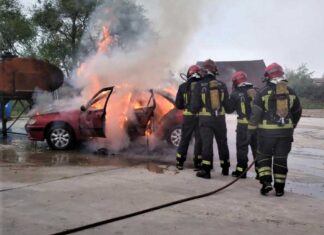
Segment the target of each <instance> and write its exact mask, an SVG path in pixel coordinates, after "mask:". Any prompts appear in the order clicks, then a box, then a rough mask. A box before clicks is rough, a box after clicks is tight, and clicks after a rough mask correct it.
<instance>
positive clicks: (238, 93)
mask: <svg viewBox="0 0 324 235" xmlns="http://www.w3.org/2000/svg"><path fill="white" fill-rule="evenodd" d="M232 82H233V92H232V93H231V95H230V99H229V105H228V112H230V113H232V112H234V111H236V113H237V127H236V157H237V165H236V169H235V171H233V172H232V176H234V177H239V176H241V174H242V173H243V172H244V171H245V170H246V168H247V166H248V161H249V159H248V151H249V145H250V146H251V150H252V155H253V158H255V156H256V150H257V137H256V133H254V134H253V135H252V136H251V139H250V141H248V140H247V127H248V120H249V118H250V115H251V110H252V107H251V106H252V103H253V100H254V97H255V95H256V89H255V88H254V87H253V85H252V84H251V83H248V82H247V75H246V73H245V72H243V71H238V72H236V73H234V74H233V75H232ZM255 169H256V170H257V167H256V166H255ZM241 178H246V173H244V174H243V175H242V176H241Z"/></svg>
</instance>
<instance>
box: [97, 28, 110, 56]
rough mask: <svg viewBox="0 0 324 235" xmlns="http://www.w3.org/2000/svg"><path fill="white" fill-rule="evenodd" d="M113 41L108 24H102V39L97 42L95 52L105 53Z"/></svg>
mask: <svg viewBox="0 0 324 235" xmlns="http://www.w3.org/2000/svg"><path fill="white" fill-rule="evenodd" d="M112 42H113V38H112V36H111V35H110V32H109V26H102V39H101V41H100V43H99V44H98V48H97V53H106V52H108V51H109V47H110V46H111V44H112Z"/></svg>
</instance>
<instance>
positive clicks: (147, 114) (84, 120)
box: [25, 87, 182, 150]
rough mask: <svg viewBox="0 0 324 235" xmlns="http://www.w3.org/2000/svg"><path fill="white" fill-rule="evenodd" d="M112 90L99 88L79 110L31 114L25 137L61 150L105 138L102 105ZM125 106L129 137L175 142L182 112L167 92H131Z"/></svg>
mask: <svg viewBox="0 0 324 235" xmlns="http://www.w3.org/2000/svg"><path fill="white" fill-rule="evenodd" d="M113 89H114V88H113V87H107V88H104V89H102V90H100V91H99V92H98V93H97V94H95V95H94V97H93V98H92V99H91V100H90V101H89V102H88V103H87V105H85V106H81V108H80V109H79V110H70V111H63V112H51V111H48V112H46V113H44V114H35V115H33V116H32V117H31V118H30V119H29V121H28V122H27V124H26V126H25V129H26V131H27V133H28V136H29V138H30V139H31V140H35V141H44V140H46V141H47V143H48V145H49V146H50V147H51V148H52V149H58V150H64V149H69V148H71V147H73V146H74V144H75V143H76V141H83V140H87V139H89V138H93V137H105V136H106V135H105V124H106V108H107V105H108V103H109V98H110V96H111V94H112V92H113ZM162 103H165V104H167V107H166V106H165V104H164V105H162ZM129 109H130V110H132V112H131V113H132V114H133V117H128V116H126V117H125V123H124V126H125V128H126V131H127V133H128V135H129V137H130V139H131V140H134V139H136V138H137V137H139V136H145V135H148V134H151V133H154V135H155V136H157V137H158V138H159V139H166V140H167V141H168V142H169V143H170V144H171V145H174V146H177V145H178V144H179V142H180V138H181V123H182V112H181V111H180V110H177V109H176V108H175V106H174V99H173V98H172V96H171V95H170V94H168V93H166V92H162V91H153V90H150V91H145V92H134V93H132V97H131V99H130V105H129ZM107 118H109V116H108V117H107ZM108 131H109V130H108Z"/></svg>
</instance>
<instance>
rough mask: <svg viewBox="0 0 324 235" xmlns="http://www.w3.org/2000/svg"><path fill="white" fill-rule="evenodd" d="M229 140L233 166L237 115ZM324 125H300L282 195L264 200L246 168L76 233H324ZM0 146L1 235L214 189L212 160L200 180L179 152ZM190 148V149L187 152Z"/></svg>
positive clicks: (20, 141) (51, 229)
mask: <svg viewBox="0 0 324 235" xmlns="http://www.w3.org/2000/svg"><path fill="white" fill-rule="evenodd" d="M227 119H228V129H229V130H228V138H229V145H230V151H231V162H232V168H234V166H235V162H236V161H235V125H236V124H235V116H233V115H229V116H228V117H227ZM323 139H324V119H323V118H303V119H302V120H301V123H300V125H299V127H298V128H297V129H296V132H295V141H294V145H293V149H292V152H291V154H290V156H289V174H288V182H287V187H286V191H287V192H286V194H285V195H284V197H281V198H278V197H275V196H274V195H273V193H270V195H269V196H267V197H265V196H261V195H260V194H259V188H260V184H259V183H258V182H257V181H256V180H255V179H254V173H253V170H250V172H249V174H248V179H243V180H239V181H238V182H237V183H236V184H234V185H232V186H231V187H229V188H227V189H225V190H224V191H222V192H220V193H218V194H215V195H212V196H209V197H206V198H201V199H198V200H194V201H190V202H186V203H183V204H179V205H176V206H173V207H169V208H164V209H162V210H159V211H154V212H151V213H147V214H144V215H140V216H137V217H133V218H130V219H127V220H123V221H119V222H115V223H112V224H107V225H103V226H100V227H97V228H95V229H89V230H85V231H82V232H79V233H76V234H116V235H117V234H118V235H121V234H141V235H142V234H148V235H149V234H228V235H237V234H269V233H271V234H294V235H299V234H303V235H304V234H308V235H310V234H323V231H324V220H323V218H324V171H323V170H324V144H323V143H324V142H323ZM6 143H7V145H6V146H3V145H2V146H1V148H0V226H1V229H0V234H32V235H37V234H52V233H55V232H60V231H63V230H65V229H70V228H74V227H78V226H82V225H86V224H89V223H94V222H98V221H101V220H105V219H109V218H112V217H116V216H120V215H123V214H127V213H130V212H135V211H137V210H142V209H146V208H149V207H152V206H157V205H160V204H163V203H167V202H170V201H173V200H178V199H182V198H186V197H190V196H193V195H198V194H201V193H206V192H209V191H212V190H215V189H217V188H218V187H221V186H223V185H225V184H226V183H228V182H230V181H231V180H233V178H232V177H230V176H228V177H225V176H221V175H220V169H219V167H218V161H217V154H215V155H216V156H215V171H213V172H212V179H211V180H204V179H200V178H197V177H195V176H194V172H193V170H192V164H191V161H188V163H187V165H186V166H187V168H186V169H185V170H184V171H181V172H179V171H177V170H176V169H175V167H174V153H175V150H174V149H170V148H168V147H167V146H166V145H163V146H162V147H160V148H158V149H156V150H154V151H150V152H148V151H147V150H146V148H145V147H144V146H142V147H138V146H136V147H135V146H132V147H131V148H130V149H128V150H127V151H123V152H121V153H119V154H115V155H108V156H98V155H94V154H93V153H92V151H90V150H88V149H87V148H84V147H81V148H80V150H76V151H70V152H55V151H51V150H48V149H47V147H46V145H45V144H37V145H35V144H34V143H32V142H30V141H26V140H25V139H24V137H16V136H14V137H10V138H9V139H8V140H7V142H6ZM191 150H192V149H191Z"/></svg>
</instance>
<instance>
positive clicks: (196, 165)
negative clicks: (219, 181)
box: [194, 157, 202, 171]
mask: <svg viewBox="0 0 324 235" xmlns="http://www.w3.org/2000/svg"><path fill="white" fill-rule="evenodd" d="M201 169H202V168H201V159H198V158H196V157H195V158H194V171H200V170H201Z"/></svg>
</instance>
